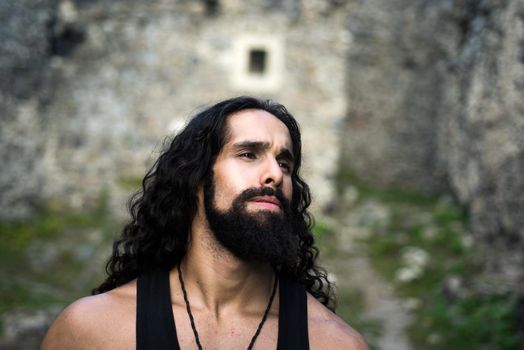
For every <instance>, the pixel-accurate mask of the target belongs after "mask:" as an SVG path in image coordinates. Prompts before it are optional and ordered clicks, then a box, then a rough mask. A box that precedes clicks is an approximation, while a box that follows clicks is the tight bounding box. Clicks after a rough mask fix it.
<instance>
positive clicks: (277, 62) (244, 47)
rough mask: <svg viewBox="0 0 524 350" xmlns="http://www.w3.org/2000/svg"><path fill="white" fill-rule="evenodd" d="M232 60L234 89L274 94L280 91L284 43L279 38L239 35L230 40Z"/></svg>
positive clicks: (277, 36)
mask: <svg viewBox="0 0 524 350" xmlns="http://www.w3.org/2000/svg"><path fill="white" fill-rule="evenodd" d="M233 59H234V61H233V65H232V66H233V72H232V73H233V74H231V82H232V84H233V87H234V88H236V89H238V90H240V91H242V92H243V91H254V92H275V91H277V90H278V89H280V88H281V86H282V76H283V73H284V43H283V40H282V38H281V37H280V36H279V35H272V36H269V35H257V34H252V35H249V34H245V33H244V34H241V35H239V36H238V37H237V38H235V41H234V46H233Z"/></svg>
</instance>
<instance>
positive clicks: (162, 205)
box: [93, 96, 335, 310]
mask: <svg viewBox="0 0 524 350" xmlns="http://www.w3.org/2000/svg"><path fill="white" fill-rule="evenodd" d="M246 109H260V110H265V111H267V112H269V113H271V114H272V115H274V116H275V117H277V118H278V119H279V120H280V121H282V122H283V123H284V124H285V125H286V127H287V128H288V130H289V134H290V136H291V141H292V144H293V153H294V154H293V156H294V163H295V166H294V168H293V172H292V184H293V195H292V200H291V214H292V215H293V217H294V218H295V219H296V220H297V219H298V222H299V224H298V226H297V231H298V232H296V234H297V236H298V238H299V253H298V257H297V260H296V264H294V266H287V267H282V268H280V271H279V273H281V274H284V275H286V276H287V277H288V278H290V279H292V280H295V281H297V282H299V283H302V284H303V285H304V286H305V287H306V289H307V291H308V292H309V293H311V294H312V295H313V296H314V297H315V298H316V299H317V300H319V301H320V302H321V303H322V304H324V305H326V306H327V307H329V308H330V309H332V310H334V308H335V297H334V291H333V285H332V284H331V283H330V282H329V280H328V279H327V274H326V271H325V270H324V269H323V268H321V267H319V266H318V265H317V264H316V260H317V257H318V249H317V248H316V247H315V246H314V238H313V234H312V232H311V228H312V226H313V217H312V216H311V214H310V213H309V212H308V207H309V205H310V203H311V195H310V191H309V187H308V185H307V184H306V183H305V182H304V180H302V178H301V177H300V175H299V170H300V164H301V153H302V150H301V148H302V145H301V140H300V130H299V127H298V124H297V122H296V121H295V119H294V118H293V116H292V115H291V114H290V113H289V112H288V111H287V110H286V108H285V107H284V106H282V105H280V104H278V103H276V102H273V101H270V100H258V99H256V98H253V97H245V96H242V97H236V98H232V99H229V100H226V101H222V102H220V103H218V104H216V105H214V106H212V107H210V108H208V109H206V110H204V111H202V112H200V113H198V114H197V115H196V116H195V117H194V118H193V119H191V121H190V122H189V123H188V125H187V126H186V127H185V128H184V129H183V130H182V131H181V132H180V133H179V134H178V135H176V136H175V138H174V139H173V140H172V141H171V142H170V144H169V147H167V149H166V150H164V151H163V153H162V154H161V155H160V157H159V158H158V160H157V161H156V162H155V164H154V165H153V167H152V168H151V169H150V170H149V171H148V172H147V174H146V176H145V177H144V180H143V181H142V189H141V191H140V192H137V193H136V194H135V195H134V196H133V197H132V198H131V200H130V202H129V210H130V213H131V221H130V222H129V223H128V224H127V225H126V226H125V227H124V229H123V231H122V234H121V237H120V238H119V239H117V240H116V241H115V242H114V244H113V253H112V256H111V257H110V258H109V261H108V262H107V265H106V272H107V274H108V277H107V278H106V280H105V281H104V282H103V283H102V284H101V285H100V286H99V287H97V288H95V289H94V290H93V294H99V293H103V292H106V291H109V290H111V289H113V288H116V287H118V286H121V285H123V284H125V283H127V282H129V281H131V280H133V279H135V278H137V277H138V276H139V275H141V274H143V273H145V272H148V271H151V270H155V269H171V268H173V267H174V266H176V264H178V263H179V262H180V261H181V260H182V258H183V257H184V255H185V254H186V250H187V244H188V239H189V234H190V231H191V224H192V220H193V217H194V215H195V214H196V211H197V189H198V187H199V186H200V185H202V184H203V183H204V181H205V179H206V176H209V174H210V172H211V169H212V167H213V164H214V162H215V160H216V157H217V155H218V153H219V152H220V150H221V149H222V147H223V146H224V143H225V140H226V137H227V132H228V130H227V117H228V116H230V115H231V114H234V113H236V112H239V111H242V110H246Z"/></svg>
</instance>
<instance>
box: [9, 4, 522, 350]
mask: <svg viewBox="0 0 524 350" xmlns="http://www.w3.org/2000/svg"><path fill="white" fill-rule="evenodd" d="M0 23H1V24H0V167H1V168H0V169H1V170H0V349H34V348H37V347H38V344H39V342H40V340H41V337H42V336H43V334H44V333H45V331H46V329H47V327H48V326H49V324H50V323H51V322H52V320H53V319H54V317H56V315H57V313H58V312H59V311H60V310H61V309H63V307H64V306H65V305H67V304H68V303H70V302H71V301H72V300H74V299H76V298H78V297H80V296H85V295H88V294H89V293H90V291H91V289H92V288H94V287H95V286H97V285H98V284H99V283H100V282H101V281H102V279H103V276H104V264H105V261H106V259H107V258H108V256H109V254H110V250H111V242H112V241H113V239H114V238H115V237H116V236H117V235H118V234H119V231H120V230H121V228H122V225H123V223H125V221H126V215H127V214H126V201H127V199H128V198H129V196H130V195H131V194H132V193H134V192H136V191H137V190H138V189H139V186H140V182H141V179H142V177H143V176H144V174H145V171H146V170H147V169H148V168H149V167H150V166H151V165H152V163H153V162H154V160H155V159H156V157H158V155H159V152H160V151H161V149H162V146H163V143H164V142H165V139H166V137H171V136H172V135H174V133H176V131H177V130H180V128H181V127H183V126H184V124H185V123H186V122H187V120H188V118H189V117H190V116H192V115H194V114H195V112H197V111H199V110H201V109H202V108H204V107H206V106H210V105H211V104H213V103H215V102H217V101H219V100H221V99H224V98H228V97H232V96H237V95H243V94H247V95H254V96H258V97H262V98H272V99H275V100H277V101H279V102H281V103H283V104H284V105H285V106H286V107H288V109H289V110H290V111H291V112H292V114H294V115H295V117H296V118H297V119H298V121H299V122H300V124H301V128H302V132H303V143H304V154H305V164H304V175H305V177H306V179H307V181H308V182H309V184H310V185H311V188H312V193H313V201H314V205H313V206H312V211H313V212H314V214H315V216H316V224H315V229H314V231H315V235H316V240H317V244H318V245H319V246H320V248H321V255H320V259H321V260H322V263H323V264H324V265H325V266H326V267H327V268H328V270H329V271H330V276H331V278H332V279H333V280H334V281H335V282H336V284H337V294H338V305H339V306H338V309H337V312H338V313H339V314H340V315H341V316H342V317H343V318H344V319H346V320H347V321H348V322H349V323H350V324H351V325H352V326H353V327H355V328H356V329H357V330H359V331H360V332H362V333H363V334H364V336H365V337H366V339H367V340H368V342H369V343H370V345H371V347H372V348H373V349H381V350H388V349H389V350H393V349H394V350H397V349H399V350H401V349H402V350H403V349H524V211H523V210H524V0H439V1H431V0H244V1H242V0H207V1H204V0H150V1H139V0H126V1H124V0H112V1H110V0H3V1H1V2H0Z"/></svg>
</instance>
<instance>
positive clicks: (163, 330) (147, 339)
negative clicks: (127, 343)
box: [136, 271, 180, 350]
mask: <svg viewBox="0 0 524 350" xmlns="http://www.w3.org/2000/svg"><path fill="white" fill-rule="evenodd" d="M136 300H137V310H136V311H137V313H136V317H137V319H136V348H137V350H160V349H170V350H180V345H179V344H178V339H177V335H176V327H175V320H174V319H173V311H172V310H173V309H172V307H171V295H170V289H169V273H167V272H166V271H155V272H150V273H147V274H145V275H142V276H140V277H138V280H137V299H136Z"/></svg>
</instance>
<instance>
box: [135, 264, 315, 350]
mask: <svg viewBox="0 0 524 350" xmlns="http://www.w3.org/2000/svg"><path fill="white" fill-rule="evenodd" d="M279 289H280V291H279V295H280V307H279V320H278V343H277V350H308V349H309V337H308V323H307V294H306V289H305V288H304V287H303V286H302V285H300V284H297V283H293V282H290V281H289V280H287V279H286V278H282V277H280V278H279ZM172 310H173V309H172V306H171V295H170V289H169V273H168V272H167V271H155V272H149V273H147V274H144V275H142V276H140V277H138V280H137V314H136V317H137V319H136V346H137V350H161V349H170V350H180V345H179V343H178V339H177V334H176V327H175V320H174V318H173V311H172Z"/></svg>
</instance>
